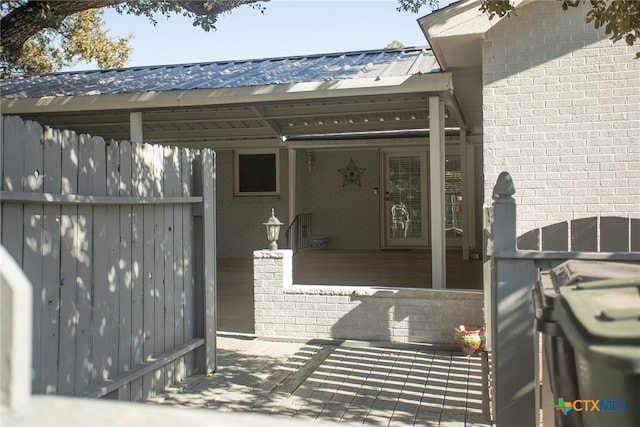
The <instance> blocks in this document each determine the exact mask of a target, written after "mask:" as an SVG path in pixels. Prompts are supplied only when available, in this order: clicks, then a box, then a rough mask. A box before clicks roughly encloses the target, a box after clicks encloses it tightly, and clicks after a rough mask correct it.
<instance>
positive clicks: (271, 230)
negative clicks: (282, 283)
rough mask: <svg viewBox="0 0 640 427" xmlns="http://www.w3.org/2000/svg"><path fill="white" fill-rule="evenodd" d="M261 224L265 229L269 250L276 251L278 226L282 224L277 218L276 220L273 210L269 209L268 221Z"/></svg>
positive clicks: (278, 234) (278, 233)
mask: <svg viewBox="0 0 640 427" xmlns="http://www.w3.org/2000/svg"><path fill="white" fill-rule="evenodd" d="M262 224H263V225H264V226H265V227H267V240H269V250H270V251H277V250H278V236H280V226H281V225H284V224H283V223H281V222H280V220H279V219H278V218H276V216H275V213H274V209H273V208H271V217H270V218H269V221H267V222H263V223H262Z"/></svg>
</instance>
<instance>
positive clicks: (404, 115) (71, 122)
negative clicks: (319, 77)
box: [20, 93, 459, 148]
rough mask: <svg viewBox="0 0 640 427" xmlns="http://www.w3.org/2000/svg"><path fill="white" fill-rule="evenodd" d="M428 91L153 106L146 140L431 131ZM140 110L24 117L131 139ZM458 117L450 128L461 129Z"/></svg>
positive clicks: (222, 142)
mask: <svg viewBox="0 0 640 427" xmlns="http://www.w3.org/2000/svg"><path fill="white" fill-rule="evenodd" d="M429 95H430V94H428V93H422V94H420V93H418V94H404V95H389V96H371V95H370V96H367V95H361V96H353V97H346V98H339V99H331V100H317V99H313V98H310V99H306V100H297V101H286V100H285V101H281V102H264V103H259V102H257V103H245V104H240V105H224V106H216V105H202V106H194V107H173V108H171V107H167V108H153V109H145V110H143V111H142V123H143V132H144V139H145V142H152V143H162V144H175V145H181V146H191V147H205V146H206V147H212V146H213V147H217V148H221V147H224V146H227V145H230V146H234V147H238V146H239V145H241V144H242V143H243V142H244V143H246V144H247V145H260V144H261V143H264V144H271V145H272V144H273V143H274V142H281V141H282V140H281V137H282V136H287V137H291V136H299V135H322V134H336V133H358V132H379V131H399V130H400V131H401V130H417V129H428V127H429V108H428V107H429V101H428V98H429ZM131 111H135V110H126V109H123V110H117V111H114V110H96V111H84V112H83V113H82V114H79V113H78V112H77V111H69V112H52V113H46V112H45V113H35V112H34V113H21V114H20V116H21V117H23V118H25V119H31V120H36V121H38V122H41V123H43V124H47V125H48V126H50V127H54V128H63V129H70V130H73V131H75V132H77V133H89V134H92V135H99V136H102V137H103V138H105V139H107V140H108V139H114V140H126V139H129V129H130V128H129V126H130V125H129V113H130V112H131ZM455 117H456V115H455V114H448V115H447V118H446V124H445V126H446V127H451V128H457V127H459V124H458V123H457V121H456V120H455Z"/></svg>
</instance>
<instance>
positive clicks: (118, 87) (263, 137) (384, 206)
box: [2, 47, 481, 289]
mask: <svg viewBox="0 0 640 427" xmlns="http://www.w3.org/2000/svg"><path fill="white" fill-rule="evenodd" d="M453 83H454V81H453V75H452V74H451V73H448V72H443V71H442V70H441V69H440V67H439V65H438V64H437V62H436V61H435V57H434V55H433V53H432V52H431V51H430V50H429V49H428V48H425V47H416V48H403V49H398V50H386V49H385V50H377V51H362V52H346V53H337V54H327V55H314V56H307V57H290V58H269V59H260V60H252V61H237V62H221V63H206V64H186V65H183V66H166V67H152V68H135V69H126V70H113V71H106V72H101V73H89V72H87V73H74V74H73V75H72V76H70V75H68V74H65V73H62V74H59V75H54V76H51V77H50V78H49V79H48V80H47V81H46V82H38V84H37V85H35V84H32V82H26V81H25V82H20V81H18V82H16V83H15V85H14V86H8V85H4V86H3V100H2V108H3V112H4V113H5V114H16V115H20V116H21V117H23V118H25V119H31V120H36V121H38V122H40V123H42V124H43V125H47V126H50V127H54V128H60V129H71V130H74V131H76V132H78V133H80V134H82V133H90V134H92V135H97V136H102V137H104V138H105V139H106V140H108V139H115V140H121V139H129V140H130V141H132V142H140V143H142V142H143V143H150V144H163V145H170V146H180V147H185V146H186V147H194V148H205V147H206V148H212V149H214V150H215V151H216V153H217V155H218V157H217V158H218V162H217V166H216V168H217V169H216V176H217V182H218V186H219V188H220V191H218V194H217V207H218V217H217V222H218V233H217V258H218V259H221V260H224V259H230V258H238V257H248V256H250V253H251V251H252V250H254V249H256V248H259V247H261V246H262V245H264V240H263V237H262V235H261V232H260V230H259V229H254V228H252V227H253V226H254V225H258V224H259V223H260V222H262V221H264V219H265V216H266V215H265V214H266V213H268V212H269V210H270V209H271V208H272V207H273V208H275V209H276V212H278V216H279V218H280V219H281V220H282V221H283V222H285V223H286V225H287V226H288V225H290V224H292V223H293V222H294V219H295V218H296V216H297V215H298V214H300V213H304V212H307V210H308V209H309V205H313V202H315V201H317V200H318V194H323V195H325V197H324V200H323V201H322V204H321V205H320V206H318V205H313V206H311V207H312V208H314V209H313V210H312V213H313V214H314V231H315V232H317V231H320V232H323V231H324V230H323V229H322V227H320V226H321V225H322V223H323V221H324V223H325V224H327V223H329V224H330V225H331V227H326V228H328V232H329V233H332V234H331V235H330V237H331V238H332V239H333V242H334V243H336V242H339V245H337V246H335V247H333V248H334V249H342V250H348V249H359V250H360V249H367V250H380V249H398V248H421V249H427V248H430V250H431V256H430V258H429V261H428V262H429V263H430V277H431V287H432V288H433V289H446V288H450V286H449V285H448V284H447V274H446V273H447V271H451V270H450V269H448V268H447V266H446V262H447V256H446V249H447V246H448V239H449V237H448V236H447V228H448V225H447V215H448V213H447V209H448V205H447V199H446V197H447V196H449V194H448V193H447V189H446V185H447V183H446V173H447V170H446V164H447V155H448V154H449V153H455V156H457V157H456V161H457V162H459V164H460V167H459V174H458V179H459V181H460V185H459V189H458V191H457V193H456V194H458V193H459V194H458V196H456V197H459V198H460V200H461V201H462V203H461V206H459V208H460V211H461V212H460V218H459V223H458V224H456V228H459V229H460V230H462V233H459V234H458V235H457V236H456V239H457V240H458V241H457V242H456V243H455V244H456V246H458V247H460V248H461V251H462V252H461V253H462V254H463V257H464V258H465V259H466V258H468V256H469V250H470V248H474V247H475V248H478V247H479V242H480V238H479V237H478V229H479V227H477V226H476V224H478V223H479V220H478V218H479V216H480V209H479V204H478V198H477V197H474V192H475V193H476V195H477V193H479V192H480V191H479V190H478V188H479V186H478V185H477V184H475V183H479V182H481V177H480V176H479V171H480V167H479V163H478V162H479V161H480V160H479V159H478V157H479V155H478V153H479V150H478V149H477V147H479V144H480V143H481V137H480V133H478V129H479V126H478V123H476V122H475V120H476V119H475V116H474V117H472V120H469V118H468V117H465V116H464V115H463V114H462V108H461V105H460V104H459V97H458V94H457V93H454V85H453ZM365 151H366V152H367V153H368V154H369V155H367V156H363V157H365V158H366V160H367V161H368V162H369V163H367V165H365V166H363V165H362V164H361V163H359V162H360V160H359V157H355V159H354V162H355V165H356V166H358V167H362V168H367V169H368V170H367V172H366V176H367V179H369V180H370V182H369V183H368V184H367V185H366V187H365V185H364V184H363V186H362V188H361V191H359V196H358V197H360V199H357V198H354V197H350V195H349V194H347V193H348V192H345V191H341V190H342V188H340V185H341V184H338V188H336V189H335V190H328V189H327V187H326V183H327V181H326V178H325V176H320V174H318V173H316V170H315V168H316V167H324V166H323V163H322V162H321V161H317V160H323V158H324V159H327V158H329V159H330V160H331V161H329V162H327V163H325V165H326V168H327V173H329V172H330V173H331V174H332V175H331V177H332V178H333V177H335V176H336V175H337V174H338V172H337V170H338V169H343V168H346V167H347V166H348V165H350V164H351V163H350V162H349V160H350V159H352V157H351V153H354V152H355V153H363V152H365ZM252 153H253V154H257V155H258V156H261V155H262V154H264V153H270V155H271V154H272V155H273V156H272V157H273V158H275V163H274V164H275V173H274V175H275V178H274V185H273V188H271V187H268V186H266V185H265V186H264V187H267V188H266V190H267V191H263V190H265V188H262V187H260V188H257V189H256V188H253V190H258V191H253V192H252V191H248V192H244V191H242V188H239V187H238V185H239V184H238V181H239V179H240V178H239V177H238V174H239V172H238V169H239V167H238V166H237V165H238V164H240V156H242V155H247V156H250V155H251V154H252ZM336 153H343V154H344V159H342V158H340V159H338V156H337V155H336ZM309 154H310V155H311V156H314V157H315V158H316V161H317V162H316V165H315V166H313V168H314V172H313V173H312V174H309V177H307V178H308V179H307V180H306V181H305V180H303V179H301V177H302V176H303V175H304V174H305V173H306V172H307V169H308V168H311V167H312V166H311V165H310V162H308V161H307V159H311V160H313V159H312V158H310V157H309ZM359 155H360V154H358V156H359ZM403 162H409V163H411V165H412V167H413V164H414V163H416V162H417V163H418V164H419V171H418V172H415V173H414V175H412V178H411V179H412V180H414V181H415V184H413V183H412V187H411V189H410V191H409V192H408V193H406V194H409V196H410V197H411V198H412V200H414V201H415V200H417V197H418V196H419V200H420V201H419V203H418V202H416V203H418V204H417V205H416V206H417V207H416V208H415V209H414V210H413V211H411V212H410V227H411V234H407V233H406V230H407V229H408V228H409V227H408V226H407V225H406V224H407V222H406V215H405V217H403V218H401V220H400V222H395V223H391V224H390V222H389V221H394V219H393V218H391V219H390V218H389V216H390V215H391V214H390V212H391V209H390V208H393V207H394V206H392V203H396V202H397V204H398V205H399V206H402V203H404V204H405V205H406V206H408V202H407V200H406V199H401V198H399V196H398V198H397V199H396V198H395V197H394V191H393V190H394V188H391V187H392V185H390V182H391V184H394V185H395V186H396V187H395V188H397V187H399V186H402V185H403V184H404V182H398V181H393V180H391V179H389V175H390V174H392V173H395V172H397V171H398V170H399V168H402V167H403V165H404V164H405V163H403ZM394 165H395V166H394ZM394 168H395V169H394ZM157 173H158V174H162V171H161V170H158V171H157ZM269 173H273V171H269ZM256 179H257V178H256ZM260 180H261V184H260V185H263V184H264V180H263V179H262V177H260ZM412 182H413V181H412ZM305 185H306V186H307V187H305ZM309 186H311V187H312V188H311V190H309ZM347 190H350V188H349V189H347ZM247 193H248V194H247ZM336 193H341V195H340V197H342V199H339V198H338V197H334V199H331V197H333V196H334V195H335V194H336ZM365 194H368V195H369V196H370V197H369V198H368V199H367V202H368V205H367V206H368V207H367V212H368V221H367V222H364V221H362V220H361V218H360V217H359V214H360V212H362V209H363V207H362V205H361V204H360V201H361V200H362V198H363V197H364V195H365ZM374 196H375V197H374ZM319 210H320V212H319ZM409 210H411V209H410V208H409ZM345 213H348V214H350V215H351V216H350V217H349V218H347V215H345ZM402 221H404V222H402ZM336 224H339V226H340V227H341V230H336V228H335V227H333V226H334V225H336ZM397 224H401V228H398V225H397ZM363 225H366V227H363ZM316 226H319V227H320V228H316ZM356 226H360V230H359V231H358V236H357V237H358V238H361V237H363V236H364V237H366V241H364V243H363V240H362V239H361V241H359V242H356V241H355V239H353V238H352V237H351V236H349V237H344V235H345V233H343V232H342V231H344V230H347V231H350V230H353V229H354V228H355V227H356ZM392 227H394V228H393V229H394V231H396V232H397V233H396V234H395V235H391V234H390V232H389V230H390V229H392ZM398 230H399V231H398ZM403 231H404V232H405V233H404V234H403V233H402V232H403ZM341 237H343V238H344V240H343V241H341V242H340V241H339V238H341Z"/></svg>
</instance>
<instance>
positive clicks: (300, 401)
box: [155, 336, 491, 426]
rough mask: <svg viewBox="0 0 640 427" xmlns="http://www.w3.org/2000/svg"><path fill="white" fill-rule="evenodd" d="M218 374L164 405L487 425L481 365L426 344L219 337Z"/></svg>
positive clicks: (480, 359)
mask: <svg viewBox="0 0 640 427" xmlns="http://www.w3.org/2000/svg"><path fill="white" fill-rule="evenodd" d="M218 366H219V368H218V370H217V372H216V373H215V374H214V375H212V376H210V377H192V378H191V379H189V381H188V382H187V383H186V384H185V385H184V387H183V388H182V389H175V390H173V391H169V392H168V393H166V394H164V395H162V396H159V397H158V398H157V399H155V402H157V403H161V404H164V405H176V406H184V407H198V408H210V409H216V410H218V411H224V412H243V413H244V412H251V413H261V414H277V415H288V416H291V417H294V419H297V420H300V421H309V422H314V421H323V422H340V423H345V424H359V425H362V424H366V425H374V426H383V425H384V426H386V425H408V426H411V425H421V426H422V425H426V426H471V425H474V426H490V425H491V422H490V421H489V417H488V415H486V414H488V407H489V405H488V397H487V396H488V393H487V387H486V384H487V362H486V357H485V356H484V355H480V356H471V357H469V356H464V355H462V354H459V353H455V352H451V351H441V350H435V349H433V348H431V347H427V346H418V345H399V344H390V343H384V344H375V345H373V344H371V345H366V344H363V343H353V342H344V343H339V342H322V341H309V342H307V343H285V342H269V341H261V340H254V339H238V338H233V337H227V336H221V337H219V349H218Z"/></svg>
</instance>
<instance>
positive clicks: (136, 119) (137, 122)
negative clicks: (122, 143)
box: [129, 111, 144, 144]
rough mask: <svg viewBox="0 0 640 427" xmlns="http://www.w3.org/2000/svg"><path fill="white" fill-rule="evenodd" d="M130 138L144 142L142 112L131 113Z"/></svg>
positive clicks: (140, 142)
mask: <svg viewBox="0 0 640 427" xmlns="http://www.w3.org/2000/svg"><path fill="white" fill-rule="evenodd" d="M129 140H130V141H131V142H137V143H138V144H142V143H143V142H144V134H143V131H142V113H141V112H139V111H138V112H133V113H129Z"/></svg>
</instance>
